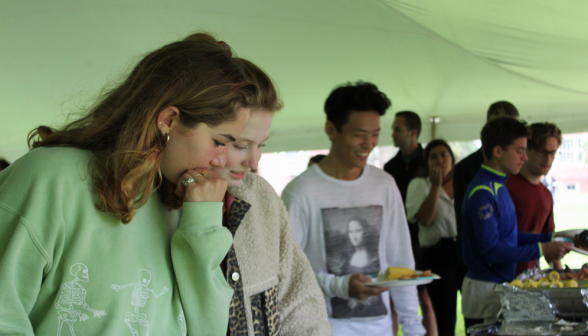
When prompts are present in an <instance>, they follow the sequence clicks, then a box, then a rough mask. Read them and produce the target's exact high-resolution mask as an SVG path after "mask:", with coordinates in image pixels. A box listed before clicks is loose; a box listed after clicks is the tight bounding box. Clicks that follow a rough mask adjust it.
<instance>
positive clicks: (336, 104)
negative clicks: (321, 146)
mask: <svg viewBox="0 0 588 336" xmlns="http://www.w3.org/2000/svg"><path fill="white" fill-rule="evenodd" d="M390 105H392V103H391V102H390V99H388V97H386V95H385V94H384V93H383V92H381V91H379V90H378V87H377V86H375V85H374V84H372V83H368V82H361V81H359V82H357V83H355V84H352V83H350V82H348V83H346V84H345V85H341V86H339V87H337V88H336V89H335V90H333V91H332V92H331V94H330V95H329V97H328V98H327V101H326V102H325V113H326V114H327V120H328V121H330V122H332V123H333V125H335V128H336V129H337V131H338V132H341V127H343V125H345V124H346V123H347V121H348V120H349V115H350V114H351V112H367V111H376V112H378V114H379V115H380V116H383V115H384V114H385V113H386V110H387V109H388V108H389V107H390Z"/></svg>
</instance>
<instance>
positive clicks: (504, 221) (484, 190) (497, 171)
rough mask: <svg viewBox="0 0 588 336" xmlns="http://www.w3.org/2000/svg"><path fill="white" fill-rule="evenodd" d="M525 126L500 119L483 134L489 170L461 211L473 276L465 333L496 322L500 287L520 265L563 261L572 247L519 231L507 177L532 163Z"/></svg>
mask: <svg viewBox="0 0 588 336" xmlns="http://www.w3.org/2000/svg"><path fill="white" fill-rule="evenodd" d="M528 135H529V130H528V128H527V126H526V123H525V122H521V121H518V120H517V119H513V118H499V119H495V120H492V121H490V122H488V123H487V124H486V125H485V126H484V128H483V129H482V134H481V139H482V151H483V153H484V164H483V165H482V167H481V168H480V170H479V171H478V173H477V174H476V176H475V177H474V179H473V180H472V182H470V184H469V186H468V189H467V191H466V194H465V198H464V200H463V205H462V212H461V215H462V219H463V228H462V235H463V240H462V248H463V257H464V261H465V263H466V265H467V267H468V273H467V274H466V278H465V280H464V282H463V286H462V291H461V292H462V311H463V315H464V318H465V324H466V329H467V328H468V327H469V326H471V325H474V324H477V323H482V322H490V321H492V320H495V319H496V315H497V314H498V312H499V310H500V299H499V297H498V295H497V294H496V293H495V292H494V285H495V284H496V283H502V282H510V281H512V280H513V279H514V276H515V268H516V264H517V263H518V262H524V261H529V260H534V259H539V257H541V256H544V257H545V259H546V260H547V261H550V260H554V259H561V257H563V256H564V255H565V254H566V253H567V252H569V251H570V249H571V247H572V246H571V244H570V243H564V242H551V239H552V234H528V233H523V232H518V231H517V217H516V212H515V207H514V204H513V202H512V199H511V197H510V194H509V193H508V189H507V188H506V186H505V183H506V179H507V174H513V175H516V174H518V173H519V170H520V169H521V166H522V165H523V162H524V161H525V160H527V154H526V148H527V137H528Z"/></svg>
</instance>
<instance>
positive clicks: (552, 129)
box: [527, 122, 561, 150]
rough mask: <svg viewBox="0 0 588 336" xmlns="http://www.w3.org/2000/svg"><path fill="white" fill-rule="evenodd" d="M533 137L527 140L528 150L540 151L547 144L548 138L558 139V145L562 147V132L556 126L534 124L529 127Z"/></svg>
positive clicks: (545, 123) (546, 123)
mask: <svg viewBox="0 0 588 336" xmlns="http://www.w3.org/2000/svg"><path fill="white" fill-rule="evenodd" d="M529 130H530V131H531V135H530V136H529V139H528V140H527V149H528V150H540V149H542V148H543V147H544V146H545V143H547V138H551V137H554V138H556V139H557V145H558V146H560V145H561V130H560V129H559V127H557V125H556V124H552V123H548V122H544V123H534V124H531V126H529Z"/></svg>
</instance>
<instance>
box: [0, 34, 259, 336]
mask: <svg viewBox="0 0 588 336" xmlns="http://www.w3.org/2000/svg"><path fill="white" fill-rule="evenodd" d="M260 94H261V95H262V94H263V93H260V92H258V88H257V87H256V86H255V85H254V84H252V83H251V81H249V80H248V79H247V78H246V77H245V75H244V73H243V69H242V66H241V64H240V63H239V62H237V61H236V60H235V59H234V58H232V56H231V53H230V50H229V49H228V48H226V44H224V43H219V42H217V41H216V40H215V39H214V38H213V37H211V36H209V35H206V34H195V35H192V36H190V37H189V38H187V39H186V40H184V41H179V42H174V43H171V44H168V45H166V46H164V47H162V48H160V49H157V50H155V51H153V52H151V53H149V54H147V56H145V57H144V58H143V59H142V60H141V61H140V62H139V64H137V65H136V66H135V68H134V69H133V70H132V72H131V73H130V74H129V75H128V77H127V78H126V79H124V81H122V83H120V84H118V85H117V86H116V87H114V88H112V89H109V90H106V91H105V93H104V94H103V95H102V96H101V97H100V98H99V99H98V101H97V102H96V104H95V106H94V107H93V108H92V109H90V110H89V111H88V112H87V114H86V115H85V116H83V117H81V118H79V119H77V120H75V121H73V122H71V123H69V124H68V125H66V126H64V127H62V128H59V129H51V128H48V127H45V126H41V127H39V128H37V129H35V130H34V131H33V132H32V133H31V136H30V138H29V142H30V146H31V147H32V148H34V149H33V150H31V151H30V152H29V153H28V154H26V155H24V156H23V157H22V158H20V159H19V160H17V161H16V162H14V163H13V164H12V165H11V166H10V167H8V168H7V169H6V170H5V171H3V172H2V173H1V174H0V302H1V303H2V304H0V334H2V335H7V334H11V335H12V334H18V335H35V334H36V335H58V336H59V335H76V334H77V335H131V334H132V335H137V334H149V333H150V334H151V335H178V336H183V335H187V334H189V335H224V334H225V333H226V329H227V324H228V316H229V309H228V308H229V304H230V301H231V297H232V295H233V290H232V288H231V287H230V286H229V285H228V284H227V282H226V280H225V279H224V277H223V275H222V272H221V268H220V267H219V265H220V264H221V261H222V260H223V258H224V257H225V255H226V253H227V251H228V250H229V248H230V246H231V235H230V233H229V231H228V230H227V229H226V228H223V227H222V205H223V203H222V200H223V198H224V195H225V192H226V188H227V183H226V181H225V180H224V179H222V178H221V177H219V176H218V175H217V174H216V173H214V172H213V171H211V168H213V167H217V168H221V167H223V166H224V163H225V160H226V153H227V149H228V146H229V145H230V144H231V143H232V142H233V141H234V140H235V139H236V138H237V137H238V136H239V134H240V133H241V131H242V130H243V128H244V127H245V125H246V123H247V120H248V118H249V107H248V106H249V103H250V101H252V100H253V99H254V98H255V97H257V96H258V95H260ZM161 185H171V186H172V188H159V187H160V186H161ZM158 188H159V193H156V192H155V191H156V190H158ZM178 208H182V212H180V211H178V210H176V209H178Z"/></svg>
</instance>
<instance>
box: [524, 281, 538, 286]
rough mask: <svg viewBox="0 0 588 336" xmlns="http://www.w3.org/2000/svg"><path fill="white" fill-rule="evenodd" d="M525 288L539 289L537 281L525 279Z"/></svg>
mask: <svg viewBox="0 0 588 336" xmlns="http://www.w3.org/2000/svg"><path fill="white" fill-rule="evenodd" d="M524 285H525V288H537V287H539V281H533V279H527V280H525V282H524Z"/></svg>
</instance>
